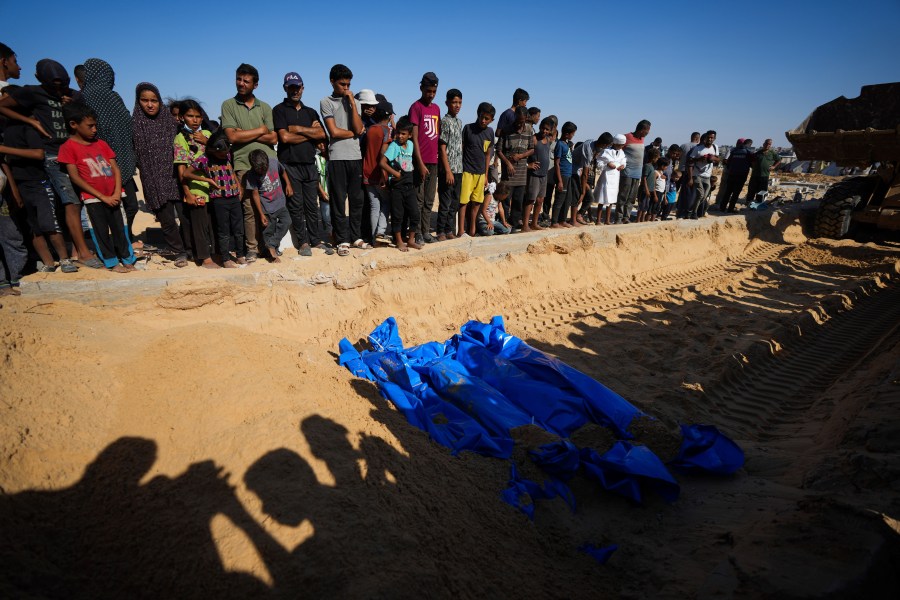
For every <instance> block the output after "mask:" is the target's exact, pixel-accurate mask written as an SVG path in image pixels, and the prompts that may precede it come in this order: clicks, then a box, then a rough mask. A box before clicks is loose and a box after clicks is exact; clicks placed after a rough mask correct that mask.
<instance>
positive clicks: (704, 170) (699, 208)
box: [686, 129, 719, 219]
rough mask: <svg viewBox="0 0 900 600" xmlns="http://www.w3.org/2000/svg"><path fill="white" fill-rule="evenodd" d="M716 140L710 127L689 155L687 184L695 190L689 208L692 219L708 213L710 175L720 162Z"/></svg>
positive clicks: (714, 133) (689, 215)
mask: <svg viewBox="0 0 900 600" xmlns="http://www.w3.org/2000/svg"><path fill="white" fill-rule="evenodd" d="M715 141H716V132H715V131H713V130H712V129H710V130H709V131H707V132H706V134H704V135H703V137H702V143H700V144H698V145H696V146H694V147H693V148H692V149H691V151H690V153H689V156H688V160H687V168H688V172H687V173H686V176H687V178H688V181H687V186H688V187H689V188H691V189H692V190H693V192H694V198H693V202H692V203H691V207H690V209H689V210H688V217H690V218H691V219H698V218H699V217H701V216H704V215H705V214H706V210H705V207H706V201H707V200H708V199H709V192H710V189H711V185H710V177H712V172H713V168H714V167H715V165H717V164H719V148H718V146H716V145H715V144H714V143H713V142H715Z"/></svg>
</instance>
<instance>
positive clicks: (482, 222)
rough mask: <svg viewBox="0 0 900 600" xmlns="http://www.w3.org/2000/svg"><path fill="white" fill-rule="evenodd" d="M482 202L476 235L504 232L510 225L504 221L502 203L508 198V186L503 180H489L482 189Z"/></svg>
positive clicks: (507, 230)
mask: <svg viewBox="0 0 900 600" xmlns="http://www.w3.org/2000/svg"><path fill="white" fill-rule="evenodd" d="M484 193H485V196H484V202H483V203H482V204H481V212H480V213H479V214H478V235H494V234H506V233H509V232H511V231H512V226H510V224H509V223H507V222H506V213H505V212H503V203H504V201H506V199H507V198H509V186H508V185H506V182H505V181H501V182H500V183H494V182H491V183H489V184H488V186H487V189H486V190H485V191H484Z"/></svg>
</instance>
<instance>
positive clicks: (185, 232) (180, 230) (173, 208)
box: [153, 200, 191, 257]
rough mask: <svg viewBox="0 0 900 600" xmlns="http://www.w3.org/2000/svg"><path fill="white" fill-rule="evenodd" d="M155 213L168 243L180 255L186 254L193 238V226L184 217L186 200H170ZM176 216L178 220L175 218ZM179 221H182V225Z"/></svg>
mask: <svg viewBox="0 0 900 600" xmlns="http://www.w3.org/2000/svg"><path fill="white" fill-rule="evenodd" d="M153 214H154V215H156V218H157V220H159V226H160V227H161V228H162V233H163V237H164V238H165V240H166V244H168V245H169V248H171V249H172V251H173V252H175V254H177V255H178V256H179V257H182V256H184V255H185V254H186V250H185V249H186V248H187V242H188V240H190V239H191V233H190V232H191V226H190V224H189V223H188V222H187V219H185V217H184V202H182V201H181V200H170V201H169V202H166V203H165V204H163V205H162V206H160V207H159V208H157V209H156V211H155V212H154V213H153ZM176 217H177V219H178V221H176V220H175V219H176ZM179 223H181V226H180V227H179Z"/></svg>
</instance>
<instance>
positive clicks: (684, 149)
mask: <svg viewBox="0 0 900 600" xmlns="http://www.w3.org/2000/svg"><path fill="white" fill-rule="evenodd" d="M699 143H700V132H699V131H695V132H693V133H692V134H691V141H690V142H689V143H687V144H682V145H681V162H680V163H678V170H679V171H681V172H682V173H684V170H685V169H686V168H687V157H688V154H690V153H691V150H693V149H694V146H696V145H697V144H699Z"/></svg>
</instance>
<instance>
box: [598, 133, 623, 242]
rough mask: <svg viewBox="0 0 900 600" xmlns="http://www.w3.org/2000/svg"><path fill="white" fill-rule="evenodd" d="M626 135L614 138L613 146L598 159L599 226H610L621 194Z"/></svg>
mask: <svg viewBox="0 0 900 600" xmlns="http://www.w3.org/2000/svg"><path fill="white" fill-rule="evenodd" d="M624 146H625V135H624V134H621V133H620V134H618V135H616V136H614V137H613V139H612V145H611V146H610V147H609V148H607V149H606V150H604V151H603V154H601V155H600V156H599V157H598V159H597V170H598V171H599V172H600V180H599V182H598V183H597V186H596V187H595V188H594V201H595V202H596V203H597V204H598V208H597V224H598V225H599V224H600V223H601V222H602V223H603V224H604V225H610V224H611V221H610V218H611V216H612V211H613V210H615V207H616V200H617V196H618V194H619V175H620V173H621V172H622V171H623V170H625V152H624V151H622V148H623V147H624ZM601 217H602V218H601Z"/></svg>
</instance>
